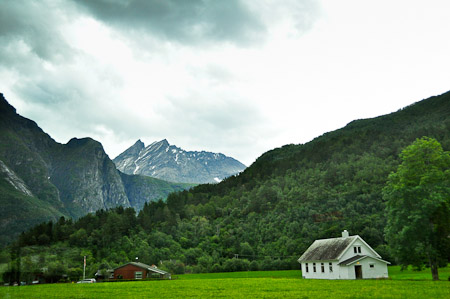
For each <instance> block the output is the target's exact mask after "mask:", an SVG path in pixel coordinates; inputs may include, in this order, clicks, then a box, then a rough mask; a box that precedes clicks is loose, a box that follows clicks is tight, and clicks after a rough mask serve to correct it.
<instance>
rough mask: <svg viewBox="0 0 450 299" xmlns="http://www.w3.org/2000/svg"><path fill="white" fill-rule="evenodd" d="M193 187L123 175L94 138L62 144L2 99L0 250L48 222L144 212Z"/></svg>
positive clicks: (0, 109)
mask: <svg viewBox="0 0 450 299" xmlns="http://www.w3.org/2000/svg"><path fill="white" fill-rule="evenodd" d="M192 186H193V185H192V184H183V183H169V182H166V181H163V180H159V179H156V178H150V177H146V176H138V175H131V176H130V175H127V174H123V173H121V172H120V171H118V170H117V169H116V167H115V165H114V163H113V162H112V161H111V159H110V158H109V157H108V155H107V154H106V153H105V151H104V149H103V146H102V145H101V144H100V143H99V142H97V141H95V140H93V139H91V138H82V139H77V138H73V139H71V140H70V141H69V142H68V143H67V144H60V143H58V142H56V141H55V140H53V139H52V138H51V137H50V136H49V135H48V134H46V133H45V132H44V131H42V129H40V128H39V127H38V125H37V124H36V123H35V122H34V121H32V120H29V119H27V118H24V117H22V116H20V115H18V114H17V113H16V110H15V108H14V107H12V106H11V105H10V104H9V103H8V102H7V101H6V99H5V98H4V96H3V94H0V205H1V207H2V208H1V210H0V244H2V243H6V242H7V241H8V240H10V239H11V237H13V236H14V235H16V234H17V233H19V232H21V231H23V230H25V229H27V228H29V227H30V226H33V225H35V224H37V223H41V222H43V221H48V220H56V219H58V218H59V217H61V216H65V217H74V218H78V217H80V216H82V215H85V214H86V213H89V212H94V211H97V210H99V209H109V208H113V207H117V206H123V207H133V208H135V209H136V210H139V209H141V208H142V207H143V205H144V203H145V202H147V201H151V200H157V199H160V198H165V197H167V195H168V194H169V193H170V192H173V191H177V190H183V189H186V188H189V187H192Z"/></svg>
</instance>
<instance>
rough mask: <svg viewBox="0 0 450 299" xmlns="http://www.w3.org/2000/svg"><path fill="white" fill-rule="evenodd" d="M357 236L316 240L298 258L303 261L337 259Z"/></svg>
mask: <svg viewBox="0 0 450 299" xmlns="http://www.w3.org/2000/svg"><path fill="white" fill-rule="evenodd" d="M356 238H357V236H350V237H347V238H331V239H322V240H316V241H314V243H312V245H311V246H309V248H308V249H307V250H306V251H305V252H304V253H303V254H302V256H301V257H300V258H299V259H298V261H299V262H303V261H325V260H337V259H338V258H339V256H340V255H341V253H342V252H343V251H344V250H345V249H346V248H347V247H348V246H349V245H350V244H351V243H352V242H353V240H355V239H356Z"/></svg>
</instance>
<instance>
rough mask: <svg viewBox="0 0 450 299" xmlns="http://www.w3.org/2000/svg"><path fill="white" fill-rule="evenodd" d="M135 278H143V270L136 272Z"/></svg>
mask: <svg viewBox="0 0 450 299" xmlns="http://www.w3.org/2000/svg"><path fill="white" fill-rule="evenodd" d="M134 279H142V271H136V272H134Z"/></svg>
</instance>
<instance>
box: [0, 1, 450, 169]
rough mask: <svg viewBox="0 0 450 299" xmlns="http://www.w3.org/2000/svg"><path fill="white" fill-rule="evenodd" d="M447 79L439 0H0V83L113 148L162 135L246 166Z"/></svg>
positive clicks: (59, 124)
mask: <svg viewBox="0 0 450 299" xmlns="http://www.w3.org/2000/svg"><path fill="white" fill-rule="evenodd" d="M448 90H450V1H448V0H427V1H421V0H395V1H392V0H389V1H388V0H377V1H369V0H367V1H365V0H339V1H337V0H257V1H256V0H248V1H247V0H226V1H225V0H189V1H188V0H165V1H164V0H109V1H107V0H97V1H95V0H92V1H75V0H73V1H71V0H54V1H49V0H37V1H32V0H23V1H21V0H2V1H1V2H0V92H2V93H4V95H5V97H6V99H7V100H8V101H9V102H10V103H11V104H12V105H13V106H15V107H16V109H17V111H18V113H19V114H21V115H23V116H25V117H28V118H30V119H32V120H34V121H36V122H37V123H38V124H39V126H40V127H41V128H42V129H43V130H44V131H46V132H47V133H49V134H50V135H51V136H52V137H53V138H54V139H55V140H56V141H58V142H61V143H66V142H68V141H69V140H70V139H71V138H72V137H78V138H81V137H87V136H89V137H92V138H94V139H96V140H98V141H100V142H101V143H102V144H103V146H104V148H105V150H106V152H107V153H108V154H109V156H110V157H111V158H114V157H116V156H117V155H118V154H120V153H121V152H122V151H124V150H125V149H126V148H128V147H129V146H131V145H132V144H133V143H134V142H135V141H136V140H137V139H141V140H142V141H144V143H145V144H146V145H148V144H150V143H151V142H153V141H159V140H161V139H164V138H166V139H167V140H168V141H169V142H170V143H171V144H175V145H177V146H179V147H181V148H184V149H186V150H207V151H212V152H221V153H223V154H225V155H228V156H232V157H234V158H236V159H238V160H240V161H241V162H243V163H244V164H246V165H250V164H251V163H252V162H253V161H254V160H255V159H256V158H257V157H259V156H260V155H261V154H262V153H264V152H266V151H268V150H270V149H273V148H275V147H280V146H283V145H285V144H290V143H294V144H298V143H305V142H308V141H310V140H311V139H313V138H315V137H317V136H320V135H322V134H323V133H325V132H328V131H332V130H335V129H338V128H341V127H343V126H345V125H346V124H347V123H349V122H350V121H352V120H355V119H360V118H369V117H375V116H379V115H382V114H387V113H390V112H393V111H397V110H398V109H400V108H402V107H404V106H407V105H410V104H412V103H414V102H416V101H419V100H421V99H424V98H428V97H430V96H433V95H438V94H442V93H444V92H446V91H448Z"/></svg>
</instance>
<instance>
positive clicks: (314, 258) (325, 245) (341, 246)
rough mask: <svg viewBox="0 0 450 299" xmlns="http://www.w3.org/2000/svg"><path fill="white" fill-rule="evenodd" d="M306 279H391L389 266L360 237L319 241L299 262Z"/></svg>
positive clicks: (345, 234) (344, 232) (343, 236)
mask: <svg viewBox="0 0 450 299" xmlns="http://www.w3.org/2000/svg"><path fill="white" fill-rule="evenodd" d="M298 262H299V263H300V264H301V268H302V276H303V278H313V279H367V278H387V277H388V269H387V265H388V264H390V263H389V262H387V261H385V260H383V259H382V258H381V256H380V255H379V254H378V253H377V252H376V251H375V250H374V249H373V248H372V247H370V246H369V244H367V243H366V242H365V241H364V240H363V239H362V238H361V237H360V236H358V235H355V236H349V234H348V232H347V231H346V230H344V231H343V232H342V237H340V238H330V239H321V240H316V241H314V243H313V244H312V245H311V246H309V248H308V249H307V250H306V251H305V252H304V253H303V254H302V256H301V257H300V258H299V259H298Z"/></svg>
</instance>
